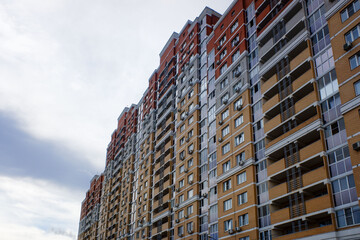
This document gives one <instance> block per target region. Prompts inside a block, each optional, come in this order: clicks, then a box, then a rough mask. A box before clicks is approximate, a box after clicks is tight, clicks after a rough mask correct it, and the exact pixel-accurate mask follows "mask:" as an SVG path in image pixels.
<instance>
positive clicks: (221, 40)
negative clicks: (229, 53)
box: [219, 35, 226, 46]
mask: <svg viewBox="0 0 360 240" xmlns="http://www.w3.org/2000/svg"><path fill="white" fill-rule="evenodd" d="M225 41H226V35H224V36H223V37H222V38H221V39H220V41H219V45H220V46H222V45H223V44H224V43H225Z"/></svg>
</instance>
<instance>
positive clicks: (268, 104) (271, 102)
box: [263, 94, 279, 112]
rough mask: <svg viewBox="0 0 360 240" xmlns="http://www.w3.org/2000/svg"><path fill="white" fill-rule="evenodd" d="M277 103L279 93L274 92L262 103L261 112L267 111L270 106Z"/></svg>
mask: <svg viewBox="0 0 360 240" xmlns="http://www.w3.org/2000/svg"><path fill="white" fill-rule="evenodd" d="M278 103H279V94H275V95H274V96H273V97H272V98H270V99H269V100H267V101H266V102H265V103H264V105H263V112H267V111H268V110H269V109H271V108H272V107H274V106H276V105H277V104H278Z"/></svg>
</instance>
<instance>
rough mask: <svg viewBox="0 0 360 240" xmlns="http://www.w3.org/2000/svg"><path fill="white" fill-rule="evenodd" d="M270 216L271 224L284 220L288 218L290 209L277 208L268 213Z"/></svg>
mask: <svg viewBox="0 0 360 240" xmlns="http://www.w3.org/2000/svg"><path fill="white" fill-rule="evenodd" d="M270 216H271V223H272V224H275V223H279V222H283V221H286V220H288V219H290V209H289V208H288V207H286V208H283V209H280V210H277V211H275V212H272V213H271V214H270Z"/></svg>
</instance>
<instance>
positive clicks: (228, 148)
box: [222, 143, 230, 155]
mask: <svg viewBox="0 0 360 240" xmlns="http://www.w3.org/2000/svg"><path fill="white" fill-rule="evenodd" d="M228 152H230V143H227V144H225V145H224V146H222V154H223V155H225V154H227V153H228Z"/></svg>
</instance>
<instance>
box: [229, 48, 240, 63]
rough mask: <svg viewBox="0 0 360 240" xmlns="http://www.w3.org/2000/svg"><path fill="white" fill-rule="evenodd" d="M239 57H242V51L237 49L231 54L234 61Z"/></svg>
mask: <svg viewBox="0 0 360 240" xmlns="http://www.w3.org/2000/svg"><path fill="white" fill-rule="evenodd" d="M239 57H240V51H239V50H237V51H236V52H235V53H234V54H233V55H232V56H231V60H232V62H235V61H236V60H238V59H239Z"/></svg>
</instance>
